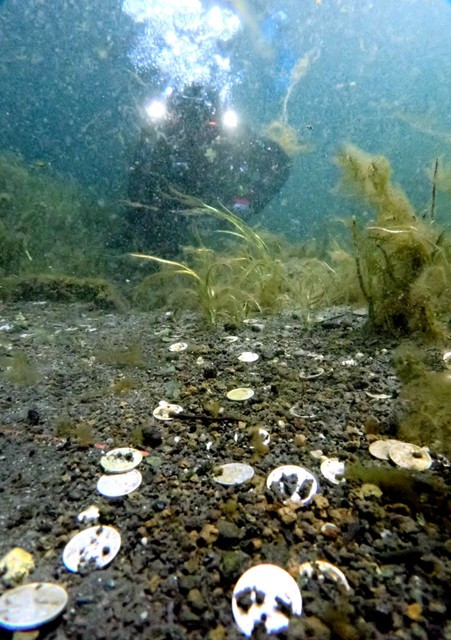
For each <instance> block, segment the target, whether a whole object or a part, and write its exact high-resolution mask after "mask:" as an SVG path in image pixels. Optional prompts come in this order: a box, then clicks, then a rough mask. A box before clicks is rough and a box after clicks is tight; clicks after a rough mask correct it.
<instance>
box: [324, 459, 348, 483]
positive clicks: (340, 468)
mask: <svg viewBox="0 0 451 640" xmlns="http://www.w3.org/2000/svg"><path fill="white" fill-rule="evenodd" d="M344 472H345V463H344V462H340V460H338V458H326V459H325V460H323V461H322V463H321V473H322V474H323V476H324V477H325V478H326V480H329V482H332V484H340V482H343V481H344V478H340V476H342V475H343V474H344ZM337 476H338V477H337Z"/></svg>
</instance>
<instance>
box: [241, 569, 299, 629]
mask: <svg viewBox="0 0 451 640" xmlns="http://www.w3.org/2000/svg"><path fill="white" fill-rule="evenodd" d="M232 612H233V617H234V618H235V622H236V624H237V625H238V627H239V629H240V631H241V632H242V633H244V635H245V636H247V637H248V638H250V637H251V635H252V632H253V630H254V627H255V626H256V625H257V624H259V623H263V624H264V626H265V629H266V632H267V633H268V634H269V633H278V632H279V631H282V630H283V629H287V628H288V626H289V624H290V618H291V616H300V615H301V613H302V596H301V592H300V590H299V587H298V585H297V584H296V581H295V580H294V579H293V578H292V577H291V576H290V574H289V573H288V572H287V571H285V570H284V569H282V568H281V567H278V566H277V565H274V564H259V565H257V566H255V567H251V568H250V569H248V570H247V571H245V572H244V573H243V575H242V576H241V578H240V579H239V580H238V582H237V583H236V585H235V588H234V590H233V596H232Z"/></svg>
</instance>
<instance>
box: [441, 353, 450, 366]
mask: <svg viewBox="0 0 451 640" xmlns="http://www.w3.org/2000/svg"><path fill="white" fill-rule="evenodd" d="M443 362H444V364H445V367H446V368H447V369H451V351H447V352H446V353H444V354H443Z"/></svg>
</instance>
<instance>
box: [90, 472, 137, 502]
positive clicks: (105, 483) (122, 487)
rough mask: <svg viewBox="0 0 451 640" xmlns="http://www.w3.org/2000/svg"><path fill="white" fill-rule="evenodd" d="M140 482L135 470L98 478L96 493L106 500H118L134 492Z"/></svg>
mask: <svg viewBox="0 0 451 640" xmlns="http://www.w3.org/2000/svg"><path fill="white" fill-rule="evenodd" d="M141 482H142V475H141V473H140V472H139V471H138V470H137V469H133V470H132V471H127V473H117V474H115V475H104V476H100V478H99V480H98V482H97V491H98V492H99V493H101V494H102V496H106V497H107V498H120V497H121V496H127V495H128V494H129V493H132V491H135V490H136V489H137V488H138V487H139V485H140V484H141Z"/></svg>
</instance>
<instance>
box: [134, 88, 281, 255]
mask: <svg viewBox="0 0 451 640" xmlns="http://www.w3.org/2000/svg"><path fill="white" fill-rule="evenodd" d="M176 106H178V105H176ZM188 106H189V109H187V107H186V104H184V103H182V107H183V108H182V109H177V108H174V110H173V114H174V115H173V117H170V118H168V120H167V121H166V122H165V123H164V124H163V125H160V126H159V127H149V128H148V129H145V130H143V131H142V134H141V140H140V142H139V144H138V148H137V150H136V153H135V157H134V161H133V164H132V167H131V172H130V181H129V198H130V200H131V201H132V202H133V203H134V206H133V207H132V208H131V209H130V210H129V211H128V215H127V217H128V220H129V223H130V226H131V228H132V229H133V233H132V237H134V238H136V241H139V245H140V246H136V244H135V246H136V249H137V250H158V254H159V255H166V256H167V255H174V253H176V251H177V249H178V248H179V247H180V246H181V245H183V244H187V243H188V242H189V236H188V235H187V234H188V224H187V218H186V216H185V215H184V214H182V213H180V210H181V209H182V208H183V207H182V206H181V205H180V203H178V202H177V201H176V200H174V199H170V198H168V197H167V196H168V194H169V193H170V188H171V187H172V188H174V189H176V190H177V191H180V192H182V193H184V194H186V195H191V196H196V197H198V198H200V199H201V200H202V201H203V202H205V203H206V204H210V205H212V206H218V205H219V204H222V205H224V206H226V207H227V208H229V209H231V210H233V211H235V212H236V213H237V214H238V215H239V216H240V217H243V218H248V216H249V214H251V213H257V212H258V211H261V210H262V209H263V208H264V207H265V206H266V205H267V204H268V202H269V201H270V200H271V199H272V198H273V197H274V195H275V194H276V193H277V192H278V191H279V190H280V188H281V187H282V186H283V184H284V182H285V181H286V179H287V177H288V175H289V171H290V165H291V163H290V159H289V157H288V156H287V155H286V153H285V152H284V151H283V150H282V149H281V148H280V146H279V145H278V144H277V143H276V142H273V141H272V140H270V139H268V138H265V137H261V136H257V135H256V134H255V133H253V132H252V131H251V130H249V129H245V128H243V127H242V126H240V127H239V130H235V131H231V132H228V131H227V130H225V129H224V128H223V127H222V126H221V125H220V123H219V122H217V120H216V111H215V109H213V108H212V107H211V103H210V106H209V105H207V104H206V103H205V102H202V101H199V100H198V99H197V100H196V102H195V104H194V106H193V104H192V103H189V104H188ZM139 205H141V206H139ZM142 205H145V206H144V207H143V206H142Z"/></svg>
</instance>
